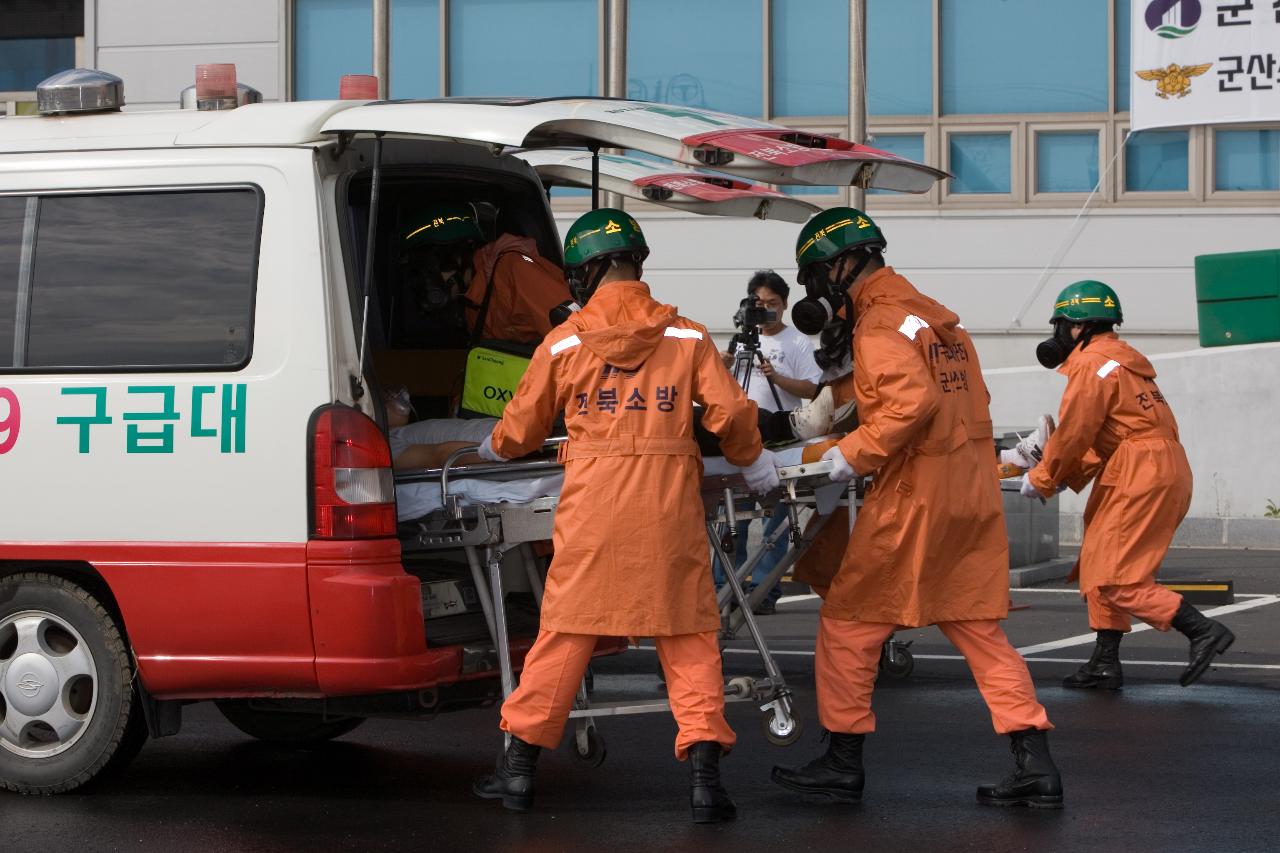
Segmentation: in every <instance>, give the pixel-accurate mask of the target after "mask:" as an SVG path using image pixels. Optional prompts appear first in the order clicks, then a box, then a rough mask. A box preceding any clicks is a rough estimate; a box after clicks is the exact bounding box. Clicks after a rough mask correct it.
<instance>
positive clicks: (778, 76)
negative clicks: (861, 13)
mask: <svg viewBox="0 0 1280 853" xmlns="http://www.w3.org/2000/svg"><path fill="white" fill-rule="evenodd" d="M818 22H821V23H820V24H819V23H818ZM772 37H773V112H774V114H775V115H781V116H829V115H848V113H849V0H773V29H772Z"/></svg>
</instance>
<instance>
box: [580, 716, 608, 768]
mask: <svg viewBox="0 0 1280 853" xmlns="http://www.w3.org/2000/svg"><path fill="white" fill-rule="evenodd" d="M608 754H609V748H608V745H607V744H606V743H605V742H604V735H602V734H600V730H599V729H597V728H596V727H595V726H592V727H591V728H589V729H587V751H586V752H585V753H584V752H583V751H582V750H581V749H580V748H579V746H578V739H577V737H574V739H573V757H574V758H576V759H578V760H579V761H581V762H582V763H583V764H585V765H587V766H588V767H599V766H600V765H601V764H604V759H605V756H607V755H608Z"/></svg>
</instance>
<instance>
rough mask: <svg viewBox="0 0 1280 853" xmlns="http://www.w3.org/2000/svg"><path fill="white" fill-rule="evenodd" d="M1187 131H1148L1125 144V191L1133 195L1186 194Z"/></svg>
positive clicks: (1136, 135) (1130, 138) (1136, 134)
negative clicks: (1143, 193)
mask: <svg viewBox="0 0 1280 853" xmlns="http://www.w3.org/2000/svg"><path fill="white" fill-rule="evenodd" d="M1188 138H1189V137H1188V134H1187V131H1185V130H1144V131H1142V132H1140V133H1135V134H1132V135H1131V136H1130V137H1129V141H1128V142H1127V143H1126V144H1125V152H1124V188H1125V189H1126V190H1129V191H1130V192H1186V190H1187V141H1188Z"/></svg>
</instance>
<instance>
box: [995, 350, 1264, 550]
mask: <svg viewBox="0 0 1280 853" xmlns="http://www.w3.org/2000/svg"><path fill="white" fill-rule="evenodd" d="M1151 362H1152V364H1153V365H1154V366H1155V369H1156V373H1157V377H1156V381H1157V382H1158V383H1159V385H1160V390H1161V391H1162V392H1163V393H1164V395H1165V397H1166V398H1167V399H1168V400H1169V403H1170V405H1171V406H1172V407H1173V411H1174V414H1175V415H1176V416H1177V418H1178V426H1179V429H1180V431H1181V435H1182V443H1183V445H1184V446H1185V447H1186V450H1187V458H1188V459H1189V460H1190V462H1191V470H1192V474H1193V475H1194V477H1195V490H1194V492H1193V494H1192V499H1191V510H1190V511H1189V512H1188V514H1187V519H1186V521H1184V522H1183V524H1182V527H1181V528H1180V529H1179V531H1178V538H1177V539H1176V540H1175V544H1180V545H1197V546H1222V545H1226V546H1231V547H1248V548H1280V519H1272V518H1264V517H1263V513H1264V511H1265V510H1266V506H1267V501H1268V500H1274V501H1277V502H1280V454H1277V453H1276V448H1277V447H1280V443H1278V442H1277V439H1276V426H1275V418H1276V413H1277V411H1280V384H1277V382H1276V377H1277V376H1280V343H1272V344H1254V345H1250V346H1238V347H1216V348H1212V349H1197V350H1191V351H1188V352H1179V353H1165V354H1161V355H1155V356H1152V357H1151ZM985 375H986V378H987V384H988V386H989V387H990V389H991V414H992V418H993V419H994V421H995V423H996V431H997V432H1003V431H1004V430H1005V429H1013V428H1017V427H1025V426H1027V425H1030V424H1033V423H1034V422H1035V418H1036V415H1038V414H1039V413H1040V412H1053V413H1056V412H1057V411H1058V402H1059V400H1060V399H1061V396H1062V389H1063V388H1064V387H1065V385H1066V380H1065V378H1064V377H1062V376H1061V375H1060V374H1058V373H1057V372H1056V371H1049V370H1045V369H1044V368H1042V367H1039V366H1036V367H1024V368H1004V369H995V370H988V371H986V373H985ZM1087 497H1088V491H1086V492H1084V493H1083V494H1081V495H1076V494H1073V493H1071V492H1064V493H1063V494H1062V495H1061V496H1060V498H1059V501H1060V510H1061V513H1062V515H1061V519H1062V521H1061V524H1062V527H1061V539H1062V542H1063V543H1075V542H1079V541H1080V532H1081V531H1080V514H1081V513H1082V512H1083V510H1084V502H1085V499H1086V498H1087Z"/></svg>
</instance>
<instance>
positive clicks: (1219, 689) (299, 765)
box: [0, 551, 1280, 853]
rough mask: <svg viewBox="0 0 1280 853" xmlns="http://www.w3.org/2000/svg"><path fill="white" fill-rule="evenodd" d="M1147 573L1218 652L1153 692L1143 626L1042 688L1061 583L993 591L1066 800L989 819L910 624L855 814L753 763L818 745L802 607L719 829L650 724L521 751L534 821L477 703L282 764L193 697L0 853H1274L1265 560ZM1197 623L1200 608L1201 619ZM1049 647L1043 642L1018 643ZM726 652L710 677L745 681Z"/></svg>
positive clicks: (785, 638) (975, 731)
mask: <svg viewBox="0 0 1280 853" xmlns="http://www.w3.org/2000/svg"><path fill="white" fill-rule="evenodd" d="M1163 576H1164V577H1167V578H1178V577H1181V578H1194V577H1215V578H1220V577H1231V578H1234V579H1235V581H1236V589H1237V593H1238V594H1239V595H1238V597H1237V600H1236V602H1237V603H1236V605H1234V609H1231V610H1228V611H1226V612H1225V613H1223V615H1221V616H1220V617H1219V618H1222V619H1223V620H1224V621H1225V622H1227V623H1228V624H1229V625H1230V626H1231V627H1232V629H1233V630H1234V631H1235V632H1236V634H1237V636H1238V640H1237V642H1236V645H1235V647H1233V648H1232V649H1231V651H1230V652H1228V653H1227V655H1225V656H1224V657H1223V658H1220V661H1221V662H1222V664H1223V665H1221V666H1217V667H1215V668H1214V669H1212V670H1211V671H1210V672H1209V673H1208V674H1206V676H1205V677H1204V679H1203V680H1202V681H1201V682H1200V683H1199V684H1197V685H1195V686H1193V687H1191V688H1181V687H1179V686H1178V685H1177V675H1178V673H1179V672H1180V667H1181V663H1182V659H1183V657H1184V655H1185V642H1184V641H1183V639H1182V637H1181V636H1180V635H1177V634H1158V633H1157V632H1154V631H1145V632H1141V633H1137V634H1134V635H1132V636H1131V637H1128V638H1126V640H1125V643H1124V645H1123V647H1122V653H1123V655H1124V660H1125V677H1126V687H1125V689H1124V690H1123V691H1122V692H1120V693H1118V694H1093V693H1088V692H1076V691H1068V690H1064V689H1062V688H1061V687H1060V686H1059V682H1060V680H1061V678H1062V677H1063V676H1064V675H1066V674H1068V673H1070V672H1071V671H1073V670H1074V669H1075V667H1076V666H1077V665H1078V662H1079V661H1081V660H1083V659H1084V658H1085V657H1086V656H1087V654H1088V651H1089V648H1090V646H1089V644H1088V643H1087V642H1076V643H1065V644H1064V641H1066V640H1069V638H1072V637H1077V636H1079V635H1082V634H1085V633H1086V632H1087V626H1086V624H1085V611H1084V607H1083V605H1082V604H1081V603H1080V602H1079V600H1078V599H1077V598H1076V596H1074V595H1073V594H1071V593H1069V592H1067V591H1065V587H1061V586H1058V587H1052V586H1051V587H1044V588H1036V589H1032V590H1026V591H1014V592H1012V593H1011V597H1012V599H1013V600H1014V603H1015V604H1016V605H1029V606H1028V607H1026V608H1025V609H1019V610H1016V611H1015V612H1014V613H1012V614H1011V617H1010V620H1009V622H1008V623H1007V626H1006V628H1007V631H1008V633H1009V635H1010V637H1011V639H1012V640H1013V641H1014V643H1015V645H1017V646H1019V647H1020V648H1022V649H1023V650H1024V653H1025V654H1027V656H1028V659H1029V660H1030V661H1031V662H1032V663H1031V671H1032V674H1033V676H1034V677H1035V680H1036V685H1037V688H1038V690H1039V691H1040V698H1041V701H1043V702H1044V703H1045V705H1046V706H1047V707H1048V709H1049V713H1050V716H1051V718H1052V720H1053V721H1054V723H1055V725H1056V726H1057V731H1055V732H1054V733H1053V735H1052V740H1051V744H1052V748H1053V752H1054V756H1055V758H1056V760H1057V762H1058V764H1059V766H1060V768H1061V770H1062V773H1063V779H1064V784H1065V787H1066V798H1067V807H1066V808H1065V809H1064V810H1063V811H1061V812H1051V811H1027V810H1023V809H993V808H987V807H983V806H979V805H977V804H975V802H974V787H975V786H976V785H977V784H979V783H981V782H986V781H991V780H995V779H998V778H1000V777H1001V776H1003V775H1004V774H1005V773H1006V772H1007V771H1008V770H1009V769H1010V767H1011V763H1012V758H1011V756H1010V755H1009V752H1008V741H1007V739H1005V738H999V737H997V736H995V735H994V734H993V733H992V731H991V726H990V720H989V717H988V715H987V712H986V709H985V707H984V706H983V704H982V701H981V698H980V697H979V695H978V692H977V689H976V688H975V687H974V686H973V682H972V679H971V677H970V675H969V673H968V671H967V669H966V668H965V666H964V664H963V662H962V661H960V660H957V659H955V651H954V649H952V648H950V647H949V646H948V645H947V644H946V642H945V640H944V639H943V638H942V637H941V635H940V634H939V633H938V632H937V631H936V630H934V629H926V630H921V631H911V632H904V633H903V634H900V635H899V636H900V638H901V639H909V640H912V641H913V646H912V647H911V651H912V652H913V653H915V655H916V666H915V672H914V673H913V674H912V675H911V676H910V677H909V678H907V679H905V680H900V681H893V680H888V679H882V683H881V685H880V686H879V688H878V689H877V692H876V699H875V710H876V713H877V716H878V718H879V730H878V731H877V732H876V734H874V735H873V736H871V737H869V738H868V740H867V746H866V767H867V773H868V780H867V789H866V793H865V795H864V800H863V802H862V804H861V805H859V806H855V807H849V806H840V805H833V804H830V803H825V802H822V801H810V800H806V799H804V798H801V797H798V796H796V795H794V794H792V793H790V792H787V791H784V790H782V789H780V788H777V787H776V786H774V785H773V784H772V783H771V782H770V781H769V769H770V768H771V767H772V766H773V765H774V764H778V763H803V762H804V761H807V760H808V759H809V758H810V757H812V756H813V755H815V754H816V753H817V752H818V751H820V750H821V749H822V748H823V745H822V744H821V743H820V740H819V737H820V733H819V731H818V725H817V722H816V714H815V710H814V692H813V659H812V654H811V652H812V638H813V632H814V626H815V622H816V618H817V617H816V612H817V606H816V602H814V601H813V600H809V599H799V600H793V601H790V602H788V603H785V604H784V605H782V607H781V608H780V611H779V614H778V615H776V616H771V617H767V618H764V619H762V620H761V624H762V625H763V626H764V627H765V628H766V630H767V633H768V634H769V635H770V638H771V644H772V646H773V648H774V649H775V650H776V651H778V652H779V653H780V654H779V660H780V662H781V665H782V667H783V671H784V673H785V675H786V677H787V679H788V681H789V682H790V683H791V684H792V685H793V687H794V688H795V690H796V696H797V703H798V710H799V713H800V714H801V715H802V716H803V717H804V721H805V723H806V724H807V730H806V733H805V735H804V736H803V737H802V738H801V740H800V742H799V743H797V744H795V745H793V746H790V747H776V746H772V745H770V744H769V743H767V742H766V741H765V739H764V737H763V735H762V733H761V730H760V725H759V723H760V713H759V711H758V710H757V709H756V708H755V707H753V706H752V705H749V704H746V703H734V704H731V705H730V708H729V720H730V722H731V723H732V724H733V725H734V727H735V729H737V731H738V733H739V737H740V742H739V746H738V748H737V749H736V750H735V751H734V752H733V754H732V755H731V756H729V757H728V758H726V759H725V761H724V765H723V769H724V775H725V781H726V784H727V786H728V788H729V790H730V792H731V793H732V795H733V796H734V799H735V800H736V801H737V804H738V808H739V819H738V820H737V821H736V822H735V823H733V824H727V825H718V826H694V825H692V824H690V823H689V810H688V802H687V798H688V792H687V781H688V780H687V768H686V767H684V766H682V765H680V764H678V763H677V762H676V761H675V760H674V758H673V757H672V754H671V749H672V738H673V735H674V731H675V727H674V724H673V723H672V722H671V720H670V718H669V717H668V716H666V715H647V716H632V717H622V718H613V719H606V720H604V721H603V722H602V724H601V727H602V728H601V730H602V731H603V732H604V734H605V737H606V739H607V744H608V753H609V754H608V758H607V760H606V761H605V763H604V764H603V765H602V766H600V767H598V768H591V767H587V766H585V765H583V764H582V763H581V762H579V761H577V760H576V759H575V758H574V757H572V755H571V754H570V753H569V750H568V743H567V739H566V744H565V745H563V746H562V747H561V749H560V750H558V751H556V752H552V753H546V754H544V755H543V757H542V760H541V762H540V764H539V774H538V799H537V804H536V809H535V811H534V812H532V813H530V814H527V815H515V814H510V813H507V812H505V811H504V810H503V809H502V808H501V807H500V806H499V805H498V804H497V803H494V802H486V801H479V800H476V799H475V798H473V796H472V795H471V793H470V790H469V786H470V781H471V779H472V778H473V777H474V776H476V775H479V774H481V773H483V772H485V770H486V769H487V767H488V766H490V765H491V763H492V760H493V758H494V757H495V755H496V751H497V748H498V745H499V737H498V734H497V731H496V720H497V712H496V709H493V708H488V709H475V710H470V711H464V712H458V713H454V714H449V715H444V716H440V717H438V718H436V719H434V720H432V721H429V722H425V723H424V722H413V721H397V720H375V721H370V722H368V723H366V724H365V725H364V726H362V727H361V728H359V729H357V730H356V731H355V732H353V733H351V734H349V735H347V736H345V737H344V738H342V739H341V740H338V741H335V742H332V743H328V744H324V745H322V746H319V747H315V748H308V749H304V750H283V749H278V748H274V747H269V746H265V745H263V744H260V743H256V742H253V741H251V740H248V739H247V738H246V737H245V736H243V735H241V734H240V733H239V732H237V731H236V730H235V729H233V728H232V727H231V726H230V724H228V723H226V722H225V721H224V720H223V719H222V718H221V717H220V716H219V714H218V712H217V711H216V710H215V709H214V708H213V707H212V706H211V705H207V704H203V705H197V706H192V707H191V708H189V709H188V711H187V714H186V718H185V726H184V729H183V731H182V733H181V734H180V735H179V736H177V737H172V738H166V739H163V740H158V741H153V742H151V743H149V744H148V745H147V746H146V747H145V748H144V749H143V751H142V754H141V755H140V756H139V757H138V759H137V760H136V761H135V762H134V763H133V764H132V765H131V766H130V768H129V769H128V770H127V771H126V772H125V773H124V774H123V775H122V776H121V777H119V778H118V779H115V780H113V781H111V782H110V783H108V784H106V785H104V786H100V787H99V788H98V789H96V790H94V791H93V792H92V793H84V794H72V795H66V796H62V797H56V798H51V799H40V798H25V797H17V796H0V851H9V850H13V851H45V850H50V851H52V850H58V851H65V850H77V851H84V850H89V851H97V850H130V851H133V850H155V851H170V850H182V851H188V850H190V851H204V850H209V851H219V853H233V851H293V850H299V851H301V850H307V851H313V850H315V851H326V850H528V851H554V850H602V849H607V850H611V851H621V850H699V851H701V850H720V849H726V850H729V849H732V850H736V851H743V850H768V851H775V853H776V851H780V850H786V851H791V850H845V849H849V850H854V849H859V850H904V851H916V850H982V851H986V853H995V851H1004V850H1036V851H1072V850H1081V851H1083V850H1089V851H1098V850H1107V849H1109V850H1126V851H1147V850H1151V851H1183V850H1185V851H1208V850H1213V851H1264V850H1265V851H1274V850H1276V849H1277V848H1280V817H1278V815H1280V785H1277V783H1276V781H1275V777H1276V771H1277V769H1278V768H1280V620H1277V616H1280V596H1277V595H1276V593H1280V553H1277V552H1205V551H1177V552H1174V553H1173V554H1172V555H1171V557H1170V559H1169V560H1168V561H1167V563H1166V568H1165V571H1164V573H1163ZM1205 609H1206V610H1212V609H1213V608H1212V607H1206V608H1205ZM1045 644H1050V645H1051V646H1052V647H1051V648H1047V649H1045V650H1043V651H1032V649H1033V648H1034V647H1036V646H1044V645H1045ZM747 648H748V644H745V643H742V642H735V643H733V644H732V645H731V650H730V651H729V652H728V653H727V661H728V663H727V665H726V669H727V674H747V675H757V674H760V665H759V661H758V659H757V658H756V657H755V656H754V655H753V654H751V653H748V652H746V651H733V650H732V649H743V650H745V649H747ZM654 673H655V656H654V654H653V653H652V652H651V651H645V650H637V651H630V652H628V653H626V654H624V655H621V656H619V657H615V658H610V659H608V660H606V661H603V662H601V663H600V664H599V665H598V667H597V683H596V692H597V698H604V697H605V696H607V695H610V694H612V695H626V696H639V695H645V694H649V693H651V692H653V691H655V690H656V688H657V678H656V676H655V674H654Z"/></svg>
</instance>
